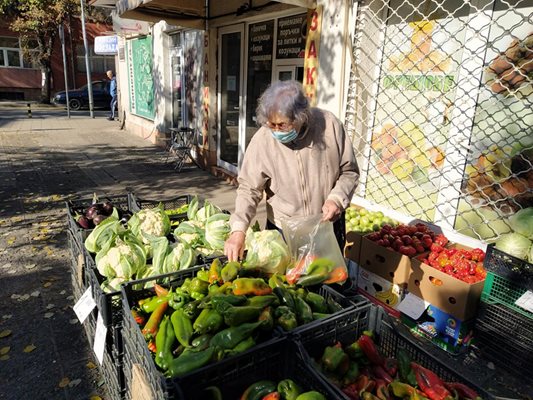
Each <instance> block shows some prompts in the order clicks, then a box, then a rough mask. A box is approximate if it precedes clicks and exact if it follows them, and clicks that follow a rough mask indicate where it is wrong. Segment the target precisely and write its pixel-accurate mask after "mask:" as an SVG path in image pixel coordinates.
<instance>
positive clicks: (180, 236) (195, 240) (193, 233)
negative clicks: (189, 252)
mask: <svg viewBox="0 0 533 400" xmlns="http://www.w3.org/2000/svg"><path fill="white" fill-rule="evenodd" d="M174 237H175V238H176V240H178V241H180V242H184V243H187V244H188V245H189V246H192V247H197V246H202V245H203V243H204V229H203V227H201V226H199V224H198V223H195V222H194V221H183V222H182V223H181V224H179V225H178V227H177V228H176V229H174Z"/></svg>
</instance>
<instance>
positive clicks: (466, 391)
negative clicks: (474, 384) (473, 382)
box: [445, 382, 480, 400]
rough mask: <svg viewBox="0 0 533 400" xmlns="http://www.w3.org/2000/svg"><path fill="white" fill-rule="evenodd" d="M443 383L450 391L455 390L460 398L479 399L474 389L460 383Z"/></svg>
mask: <svg viewBox="0 0 533 400" xmlns="http://www.w3.org/2000/svg"><path fill="white" fill-rule="evenodd" d="M445 385H446V387H447V388H448V390H450V391H454V390H455V391H456V392H457V394H458V395H459V397H460V398H461V399H472V400H476V399H480V397H479V395H478V394H477V392H476V391H475V390H474V389H471V388H469V387H468V386H466V385H464V384H462V383H459V382H446V383H445Z"/></svg>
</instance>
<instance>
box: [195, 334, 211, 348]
mask: <svg viewBox="0 0 533 400" xmlns="http://www.w3.org/2000/svg"><path fill="white" fill-rule="evenodd" d="M212 337H213V335H212V334H210V333H204V334H203V335H200V336H198V337H196V338H194V339H193V341H192V342H191V347H192V348H193V349H194V350H196V351H200V350H205V349H207V348H208V347H209V342H210V341H211V338H212Z"/></svg>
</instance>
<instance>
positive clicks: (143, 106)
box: [130, 36, 155, 119]
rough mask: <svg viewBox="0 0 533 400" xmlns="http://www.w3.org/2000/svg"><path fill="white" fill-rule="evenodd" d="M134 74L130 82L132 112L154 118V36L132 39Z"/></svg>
mask: <svg viewBox="0 0 533 400" xmlns="http://www.w3.org/2000/svg"><path fill="white" fill-rule="evenodd" d="M131 55H132V67H133V68H132V76H130V79H131V80H130V84H132V85H131V86H133V93H130V98H133V99H134V100H133V101H132V110H131V111H132V113H134V114H136V115H139V116H141V117H145V118H148V119H154V115H155V106H154V78H153V76H152V59H153V55H152V37H151V36H147V37H145V38H141V39H135V40H132V41H131Z"/></svg>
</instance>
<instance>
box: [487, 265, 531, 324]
mask: <svg viewBox="0 0 533 400" xmlns="http://www.w3.org/2000/svg"><path fill="white" fill-rule="evenodd" d="M528 290H530V288H529V287H528V283H527V282H526V283H524V282H523V281H514V280H511V279H507V278H504V277H502V276H499V275H497V274H495V273H493V272H490V271H487V277H486V278H485V285H484V286H483V292H482V293H481V300H482V301H484V302H485V303H488V304H501V305H504V306H506V307H508V308H510V309H512V310H513V311H516V312H517V313H519V314H521V315H523V316H525V317H528V318H530V319H533V313H531V312H529V311H527V310H525V309H523V308H522V307H519V306H517V305H516V304H515V302H516V300H518V299H519V298H520V297H521V296H522V295H523V294H524V293H525V292H527V291H528Z"/></svg>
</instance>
